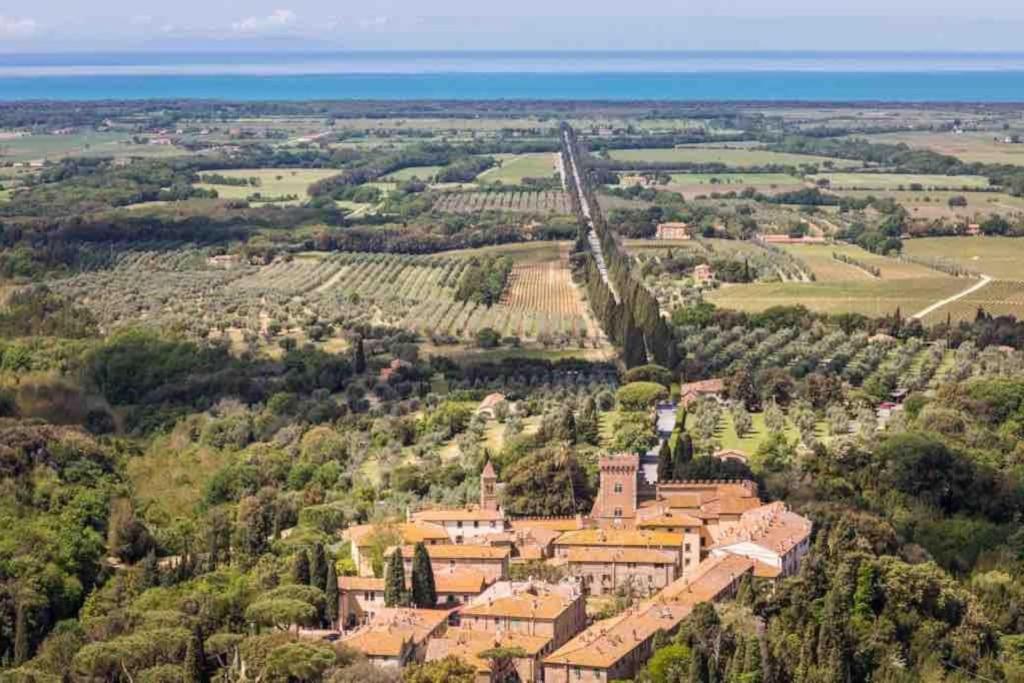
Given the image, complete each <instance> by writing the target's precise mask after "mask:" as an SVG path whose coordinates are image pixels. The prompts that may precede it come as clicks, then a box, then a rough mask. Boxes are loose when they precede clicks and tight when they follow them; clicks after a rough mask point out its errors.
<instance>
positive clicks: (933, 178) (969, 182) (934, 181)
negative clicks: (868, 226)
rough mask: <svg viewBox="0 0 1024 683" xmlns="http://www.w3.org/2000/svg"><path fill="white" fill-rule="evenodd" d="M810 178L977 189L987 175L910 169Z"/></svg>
mask: <svg viewBox="0 0 1024 683" xmlns="http://www.w3.org/2000/svg"><path fill="white" fill-rule="evenodd" d="M810 178H811V180H814V181H819V180H825V181H828V183H829V187H830V188H832V189H835V190H912V189H915V187H916V186H919V188H920V189H922V190H961V191H970V190H980V189H985V188H987V187H989V182H988V178H983V177H981V176H972V175H952V176H946V175H922V174H910V173H820V174H817V175H814V176H811V177H810Z"/></svg>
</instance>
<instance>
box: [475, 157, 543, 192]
mask: <svg viewBox="0 0 1024 683" xmlns="http://www.w3.org/2000/svg"><path fill="white" fill-rule="evenodd" d="M494 156H495V157H497V158H498V159H499V160H500V161H501V166H495V167H494V168H489V169H487V170H486V171H484V172H483V173H481V174H480V175H478V176H477V177H476V180H477V182H479V183H497V182H500V183H504V184H505V185H519V184H521V183H522V182H523V178H549V177H551V176H553V175H554V174H555V173H557V172H558V171H557V169H556V168H555V155H554V154H551V153H548V152H541V153H537V154H518V155H515V156H512V157H510V158H504V159H502V158H501V156H502V155H494Z"/></svg>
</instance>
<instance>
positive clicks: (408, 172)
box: [384, 166, 444, 182]
mask: <svg viewBox="0 0 1024 683" xmlns="http://www.w3.org/2000/svg"><path fill="white" fill-rule="evenodd" d="M442 168H444V166H410V167H409V168H403V169H400V170H398V171H395V172H394V173H388V174H387V175H386V176H384V179H385V180H394V181H397V182H403V181H406V180H412V179H413V178H418V179H420V180H423V181H428V180H433V179H434V176H435V175H437V172H438V171H440V170H441V169H442Z"/></svg>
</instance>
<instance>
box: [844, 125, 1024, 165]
mask: <svg viewBox="0 0 1024 683" xmlns="http://www.w3.org/2000/svg"><path fill="white" fill-rule="evenodd" d="M858 137H863V136H858ZM1005 137H1006V136H1005V135H1001V134H999V133H996V132H992V131H977V132H964V133H960V134H956V133H953V132H933V131H908V132H906V133H884V134H881V135H871V136H868V139H869V140H871V141H872V142H886V143H889V144H898V143H903V144H907V145H910V146H911V147H915V148H917V149H930V150H933V151H935V152H939V153H940V154H948V155H950V156H954V157H956V158H957V159H961V160H963V161H967V162H979V163H983V164H1018V165H1024V144H1019V143H1018V144H1009V143H1006V142H1004V138H1005Z"/></svg>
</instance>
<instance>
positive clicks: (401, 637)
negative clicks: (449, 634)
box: [341, 607, 451, 657]
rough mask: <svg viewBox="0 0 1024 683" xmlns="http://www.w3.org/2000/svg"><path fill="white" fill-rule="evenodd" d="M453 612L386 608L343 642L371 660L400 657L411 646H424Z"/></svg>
mask: <svg viewBox="0 0 1024 683" xmlns="http://www.w3.org/2000/svg"><path fill="white" fill-rule="evenodd" d="M449 614H451V610H446V609H412V608H407V607H399V608H394V607H385V608H383V609H380V610H377V613H376V614H375V615H374V617H373V621H371V622H370V623H369V624H367V625H366V626H363V627H362V628H360V629H359V630H357V631H355V632H353V633H352V634H351V635H349V636H348V637H346V638H342V640H341V642H343V643H345V645H348V646H349V647H352V648H354V649H356V650H359V651H360V652H362V653H363V654H365V655H367V656H369V657H398V656H399V655H400V654H401V653H402V648H403V646H404V645H405V643H407V642H411V643H414V644H419V643H422V642H423V641H424V640H426V639H427V637H428V636H430V634H431V633H433V632H434V631H435V630H437V629H438V628H439V627H440V626H441V625H442V624H444V623H446V622H447V621H448V615H449Z"/></svg>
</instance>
